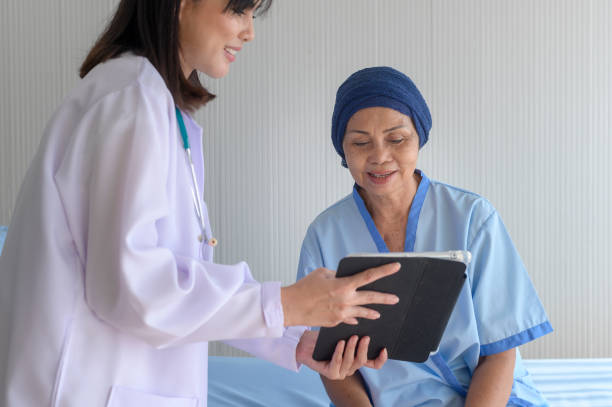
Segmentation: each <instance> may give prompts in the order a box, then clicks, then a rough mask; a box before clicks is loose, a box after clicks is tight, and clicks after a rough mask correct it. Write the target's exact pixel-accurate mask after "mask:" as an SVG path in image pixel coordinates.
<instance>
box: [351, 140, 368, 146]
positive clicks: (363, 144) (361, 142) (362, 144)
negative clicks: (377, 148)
mask: <svg viewBox="0 0 612 407" xmlns="http://www.w3.org/2000/svg"><path fill="white" fill-rule="evenodd" d="M369 143H370V142H369V141H353V145H354V146H357V147H363V146H366V145H368V144H369Z"/></svg>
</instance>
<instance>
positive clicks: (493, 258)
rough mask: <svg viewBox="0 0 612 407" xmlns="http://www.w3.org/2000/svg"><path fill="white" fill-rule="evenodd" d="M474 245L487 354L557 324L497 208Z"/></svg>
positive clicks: (475, 291) (473, 275)
mask: <svg viewBox="0 0 612 407" xmlns="http://www.w3.org/2000/svg"><path fill="white" fill-rule="evenodd" d="M468 249H469V250H470V252H471V253H472V259H473V260H472V263H471V264H470V266H469V273H468V275H469V276H470V280H471V289H472V298H473V302H474V312H475V314H476V320H477V326H478V333H479V336H480V343H481V348H480V351H481V352H480V353H481V355H482V356H486V355H490V354H494V353H499V352H503V351H505V350H508V349H511V348H514V347H517V346H520V345H522V344H524V343H526V342H529V341H531V340H534V339H536V338H538V337H540V336H542V335H545V334H547V333H549V332H551V331H552V327H551V325H550V323H549V321H548V317H547V316H546V312H545V311H544V307H543V306H542V303H541V302H540V299H539V298H538V294H537V292H536V290H535V288H534V286H533V284H532V282H531V279H530V278H529V275H528V274H527V271H526V269H525V266H524V265H523V262H522V261H521V259H520V257H519V254H518V252H517V250H516V248H515V247H514V244H513V243H512V240H511V238H510V235H509V234H508V231H507V230H506V227H505V226H504V224H503V222H502V220H501V218H500V216H499V214H498V213H497V211H495V210H493V211H492V212H491V213H490V214H489V215H488V216H487V217H486V220H484V222H483V223H482V226H480V227H479V228H478V230H477V232H476V233H475V236H474V238H473V239H472V241H471V243H470V244H469V247H468Z"/></svg>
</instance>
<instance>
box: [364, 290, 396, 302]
mask: <svg viewBox="0 0 612 407" xmlns="http://www.w3.org/2000/svg"><path fill="white" fill-rule="evenodd" d="M354 298H355V305H365V304H387V305H393V304H397V303H398V302H399V297H398V296H397V295H394V294H387V293H381V292H378V291H367V290H360V291H357V292H356V293H355V297H354Z"/></svg>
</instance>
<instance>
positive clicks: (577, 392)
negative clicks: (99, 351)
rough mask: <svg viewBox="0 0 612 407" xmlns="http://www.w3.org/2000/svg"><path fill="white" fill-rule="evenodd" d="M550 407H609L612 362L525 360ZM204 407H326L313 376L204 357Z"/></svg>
mask: <svg viewBox="0 0 612 407" xmlns="http://www.w3.org/2000/svg"><path fill="white" fill-rule="evenodd" d="M525 365H526V366H527V369H528V370H529V372H530V373H531V374H532V376H533V380H534V382H535V384H536V386H537V387H538V389H539V390H540V391H541V392H542V393H543V394H544V396H545V397H546V399H547V400H548V401H549V403H550V406H551V407H569V406H572V407H612V359H538V360H525ZM208 388H209V390H208V405H209V406H210V407H238V406H242V407H245V406H249V407H251V406H252V407H264V406H266V407H276V406H279V407H280V406H304V407H310V406H312V407H319V406H321V407H328V406H329V399H328V398H327V395H326V394H325V389H324V388H323V385H322V384H321V381H320V379H319V376H318V374H316V373H315V372H313V371H311V370H310V369H308V368H305V367H303V368H302V369H301V370H300V372H299V373H294V372H290V371H288V370H285V369H282V368H280V367H278V366H275V365H272V364H271V363H268V362H265V361H262V360H259V359H255V358H238V357H223V356H211V357H210V358H209V381H208Z"/></svg>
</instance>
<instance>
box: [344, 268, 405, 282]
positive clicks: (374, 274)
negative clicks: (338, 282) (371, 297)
mask: <svg viewBox="0 0 612 407" xmlns="http://www.w3.org/2000/svg"><path fill="white" fill-rule="evenodd" d="M399 269H400V264H399V263H389V264H385V265H383V266H378V267H373V268H371V269H367V270H364V271H362V272H360V273H357V274H354V275H352V276H350V277H346V278H348V279H350V280H351V283H353V284H354V286H355V288H358V287H361V286H364V285H367V284H370V283H371V282H373V281H376V280H378V279H379V278H383V277H386V276H389V275H391V274H393V273H396V272H397V271H398V270H399Z"/></svg>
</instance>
